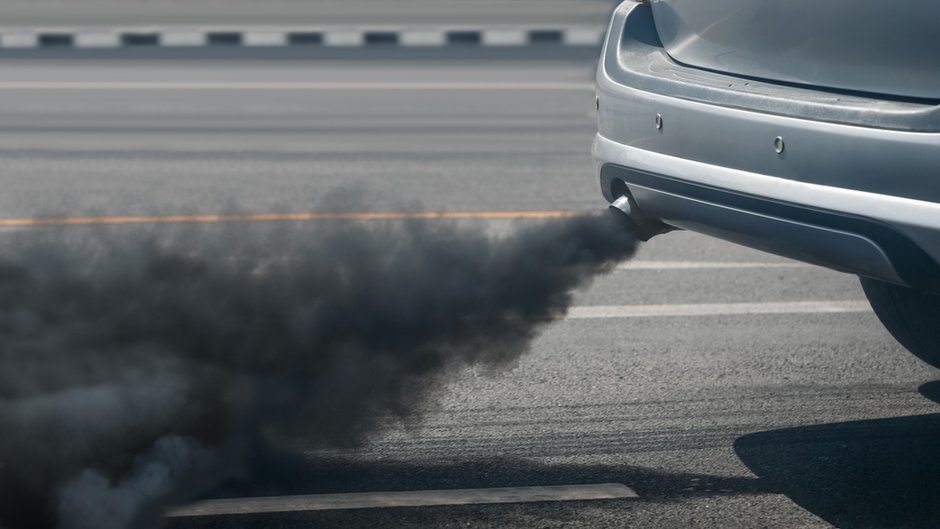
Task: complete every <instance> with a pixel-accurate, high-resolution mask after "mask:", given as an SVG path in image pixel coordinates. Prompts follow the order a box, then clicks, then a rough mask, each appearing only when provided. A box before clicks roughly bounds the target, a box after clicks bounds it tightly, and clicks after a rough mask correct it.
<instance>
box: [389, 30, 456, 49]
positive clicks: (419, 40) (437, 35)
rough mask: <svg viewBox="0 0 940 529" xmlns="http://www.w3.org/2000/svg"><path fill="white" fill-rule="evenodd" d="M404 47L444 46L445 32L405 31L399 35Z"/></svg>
mask: <svg viewBox="0 0 940 529" xmlns="http://www.w3.org/2000/svg"><path fill="white" fill-rule="evenodd" d="M399 36H400V37H401V45H402V46H443V45H444V44H446V38H445V37H444V31H442V30H433V29H414V30H405V31H402V32H401V33H399Z"/></svg>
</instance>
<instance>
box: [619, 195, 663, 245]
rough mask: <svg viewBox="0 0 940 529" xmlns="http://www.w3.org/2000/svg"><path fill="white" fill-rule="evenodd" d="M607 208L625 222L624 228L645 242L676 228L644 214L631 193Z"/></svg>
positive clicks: (620, 197) (622, 196)
mask: <svg viewBox="0 0 940 529" xmlns="http://www.w3.org/2000/svg"><path fill="white" fill-rule="evenodd" d="M607 210H608V211H609V212H610V214H611V215H614V216H616V217H617V218H618V219H619V220H618V222H620V223H622V224H623V227H624V229H626V230H627V231H630V232H631V233H633V235H634V236H635V237H636V238H637V239H639V240H641V241H643V242H646V241H648V240H650V239H652V238H653V237H655V236H656V235H659V234H661V233H666V232H670V231H673V230H675V229H676V228H674V227H672V226H669V225H668V224H663V223H662V222H660V221H658V220H656V219H651V218H649V217H647V216H646V215H644V214H643V212H642V211H640V208H639V206H637V203H636V200H634V199H633V197H632V196H630V195H621V196H619V197H617V200H614V201H613V202H611V203H610V206H608V208H607Z"/></svg>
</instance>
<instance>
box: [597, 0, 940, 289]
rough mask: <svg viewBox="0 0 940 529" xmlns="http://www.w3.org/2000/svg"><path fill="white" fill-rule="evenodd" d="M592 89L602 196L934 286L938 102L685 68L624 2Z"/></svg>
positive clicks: (832, 262)
mask: <svg viewBox="0 0 940 529" xmlns="http://www.w3.org/2000/svg"><path fill="white" fill-rule="evenodd" d="M597 95H598V102H599V112H598V135H597V137H596V139H595V142H594V147H593V154H594V157H595V160H596V163H597V168H598V173H599V175H600V179H601V188H602V191H603V193H604V195H605V196H606V197H607V199H608V200H613V199H614V198H615V196H614V194H615V193H616V192H617V191H616V189H620V188H619V187H618V186H622V185H624V184H626V188H627V189H628V190H629V191H630V192H631V194H633V195H634V198H635V199H636V201H637V203H638V204H639V206H640V208H641V209H642V210H643V212H644V213H645V214H647V215H649V216H652V217H655V218H658V219H660V220H662V221H664V222H666V223H667V224H671V225H674V226H677V227H681V228H687V229H692V230H696V231H702V232H706V233H710V234H712V235H717V236H719V237H722V238H725V239H729V240H733V241H735V242H740V243H743V244H747V245H749V246H754V247H757V248H760V249H763V250H767V251H771V252H774V253H778V254H781V255H786V256H789V257H793V258H796V259H801V260H804V261H808V262H813V263H817V264H822V265H825V266H829V267H832V268H836V269H839V270H844V271H848V272H853V273H858V274H860V275H866V276H869V277H874V278H877V279H883V280H886V281H891V282H894V283H899V284H905V285H909V286H915V287H918V288H925V289H928V290H933V291H940V267H938V266H937V262H940V134H938V133H936V132H930V130H932V129H934V128H935V125H936V124H935V123H934V122H933V120H934V119H936V115H935V114H937V111H938V109H936V108H934V107H932V106H931V105H929V104H924V103H922V102H899V101H881V100H874V99H868V98H865V97H859V96H844V97H843V96H839V95H838V94H835V95H834V94H831V93H828V92H821V91H814V90H810V89H807V88H805V87H791V86H777V85H770V84H767V83H759V82H753V83H752V82H751V81H748V80H746V79H740V78H735V77H729V76H727V75H724V74H716V73H712V72H705V71H702V70H698V69H694V68H688V67H684V66H682V65H679V64H676V63H675V62H672V61H671V59H669V58H668V56H667V55H666V54H665V52H664V51H663V50H662V48H661V46H659V45H658V37H657V36H656V33H655V29H654V27H653V24H652V18H651V15H650V12H649V6H648V5H644V4H638V3H633V2H627V3H624V4H623V5H621V6H620V7H619V8H618V10H617V11H616V13H615V15H614V18H613V21H612V24H611V29H610V31H609V34H608V40H607V43H606V44H605V51H604V57H602V60H601V64H600V67H599V68H598V76H597ZM781 144H782V151H781V152H777V151H778V150H780V147H781ZM618 182H619V183H618Z"/></svg>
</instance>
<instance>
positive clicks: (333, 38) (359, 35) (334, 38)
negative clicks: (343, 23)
mask: <svg viewBox="0 0 940 529" xmlns="http://www.w3.org/2000/svg"><path fill="white" fill-rule="evenodd" d="M323 43H324V44H326V45H327V46H340V47H345V46H362V45H363V44H364V43H365V37H364V36H363V32H362V31H327V32H325V33H324V35H323Z"/></svg>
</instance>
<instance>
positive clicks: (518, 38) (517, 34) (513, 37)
mask: <svg viewBox="0 0 940 529" xmlns="http://www.w3.org/2000/svg"><path fill="white" fill-rule="evenodd" d="M528 41H529V40H528V35H527V34H526V31H525V30H522V29H487V30H485V31H483V45H484V46H523V45H525V44H527V43H528Z"/></svg>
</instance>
